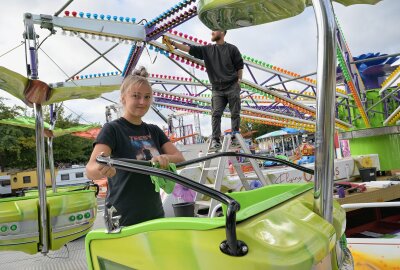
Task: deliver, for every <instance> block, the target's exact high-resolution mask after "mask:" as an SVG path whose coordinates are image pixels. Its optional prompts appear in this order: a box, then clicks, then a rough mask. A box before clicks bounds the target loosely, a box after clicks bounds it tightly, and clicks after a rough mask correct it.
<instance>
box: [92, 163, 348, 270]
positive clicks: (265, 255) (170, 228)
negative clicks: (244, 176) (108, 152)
mask: <svg viewBox="0 0 400 270" xmlns="http://www.w3.org/2000/svg"><path fill="white" fill-rule="evenodd" d="M98 161H100V162H104V163H108V164H112V165H113V166H115V167H116V168H117V169H122V170H128V171H136V172H140V173H144V174H149V175H157V176H162V177H168V178H169V179H172V180H173V181H176V182H178V183H180V184H182V185H186V186H187V187H189V188H192V189H195V190H196V188H197V191H198V192H204V193H205V194H206V195H208V196H213V194H214V195H215V194H217V195H218V194H222V193H220V192H218V191H215V190H213V189H210V188H207V187H205V186H203V185H200V184H198V183H197V182H194V181H191V180H189V179H187V178H185V177H182V176H178V175H174V174H171V173H170V172H166V171H163V170H159V169H154V168H149V167H146V166H143V165H136V164H130V163H128V162H124V161H115V160H112V159H109V158H103V157H101V158H98ZM195 161H196V162H197V160H195ZM132 162H133V161H132ZM312 189H313V184H281V185H271V186H265V187H262V188H259V189H256V190H251V191H244V192H237V193H229V196H227V195H225V194H222V195H221V196H222V197H225V198H227V201H228V202H229V203H228V206H227V207H224V216H225V217H215V218H197V217H193V218H188V217H185V218H183V217H181V218H163V219H157V220H152V221H148V222H144V223H140V224H137V225H133V226H128V227H123V228H122V229H120V230H113V231H110V230H109V231H104V230H95V231H91V232H89V234H88V235H87V236H86V254H87V259H88V266H89V269H274V270H275V269H276V270H279V269H288V270H289V269H313V267H318V265H319V264H322V262H323V261H324V260H330V258H331V257H330V255H332V254H334V255H335V254H336V252H338V253H341V254H342V253H343V252H342V250H341V248H340V247H342V248H343V249H344V250H343V251H344V252H345V249H346V248H345V246H343V245H341V244H340V241H339V240H340V239H341V238H342V236H343V234H344V229H345V212H344V210H343V209H342V208H340V206H339V205H338V204H335V205H334V221H333V225H332V224H330V223H329V222H327V221H326V220H324V219H323V218H322V217H320V216H319V215H318V214H316V213H315V212H314V211H313V192H312ZM215 196H216V195H215ZM218 196H219V195H218ZM218 196H217V197H213V198H217V199H218V198H219V197H218ZM222 201H223V200H222ZM235 204H240V210H239V211H237V213H236V210H237V209H236V210H232V209H233V208H230V207H231V206H232V205H235ZM232 211H233V212H235V213H234V215H233V217H232V215H231V214H232ZM232 220H233V225H232ZM232 235H233V237H232ZM225 239H226V241H225ZM232 239H233V240H232ZM230 240H232V241H233V242H229V241H230ZM230 243H234V249H235V248H236V247H237V248H238V250H236V251H233V249H230V250H229V247H228V248H226V247H227V246H229V245H230ZM227 249H228V250H227ZM337 258H339V257H336V256H334V259H333V262H332V264H333V265H335V267H333V269H341V268H340V267H339V266H340V265H341V263H342V262H341V259H337ZM342 258H344V257H342ZM325 263H326V262H325ZM330 263H331V262H330V261H329V264H330ZM321 269H322V268H321Z"/></svg>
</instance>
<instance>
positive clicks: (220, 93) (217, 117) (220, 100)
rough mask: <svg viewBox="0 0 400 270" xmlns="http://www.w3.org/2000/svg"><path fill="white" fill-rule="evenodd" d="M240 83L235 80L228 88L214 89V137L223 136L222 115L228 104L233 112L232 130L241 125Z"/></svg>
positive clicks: (212, 102)
mask: <svg viewBox="0 0 400 270" xmlns="http://www.w3.org/2000/svg"><path fill="white" fill-rule="evenodd" d="M240 91H241V88H240V84H239V83H238V82H234V83H233V84H232V85H230V86H229V87H227V88H224V89H221V90H213V91H212V99H211V107H212V138H213V139H217V140H219V138H220V136H221V117H222V114H223V112H224V110H225V107H226V105H227V104H229V110H230V112H231V124H232V132H235V131H239V127H240V101H241V100H240Z"/></svg>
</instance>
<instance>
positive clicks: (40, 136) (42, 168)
mask: <svg viewBox="0 0 400 270" xmlns="http://www.w3.org/2000/svg"><path fill="white" fill-rule="evenodd" d="M24 24H25V33H24V37H25V40H26V43H27V44H28V49H27V52H26V53H27V54H28V53H29V60H30V66H29V67H27V68H28V75H29V78H30V79H31V80H37V79H38V57H37V48H36V38H37V35H36V33H35V28H34V27H33V21H32V14H30V13H25V14H24ZM33 108H34V112H35V123H36V126H35V134H36V165H37V168H36V175H37V179H38V193H39V209H40V215H39V223H40V243H41V245H40V247H39V249H40V251H41V253H42V254H43V255H46V254H47V253H48V252H49V232H48V230H47V199H46V195H47V194H46V180H45V173H46V165H45V162H46V161H45V147H44V124H43V112H42V105H41V104H36V103H34V104H33Z"/></svg>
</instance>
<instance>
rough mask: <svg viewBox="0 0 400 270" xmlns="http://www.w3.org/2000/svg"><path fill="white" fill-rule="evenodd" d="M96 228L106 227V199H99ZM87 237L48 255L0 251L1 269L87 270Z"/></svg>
mask: <svg viewBox="0 0 400 270" xmlns="http://www.w3.org/2000/svg"><path fill="white" fill-rule="evenodd" d="M98 209H99V210H98V213H97V218H96V221H95V223H94V229H98V228H104V221H103V212H104V199H98ZM86 269H87V264H86V255H85V238H84V237H82V238H80V239H77V240H75V241H73V242H70V243H68V244H67V245H66V246H65V247H63V248H61V249H60V250H57V251H51V252H49V254H48V255H47V256H43V255H41V254H36V255H28V254H25V253H22V252H8V251H3V252H1V251H0V270H86Z"/></svg>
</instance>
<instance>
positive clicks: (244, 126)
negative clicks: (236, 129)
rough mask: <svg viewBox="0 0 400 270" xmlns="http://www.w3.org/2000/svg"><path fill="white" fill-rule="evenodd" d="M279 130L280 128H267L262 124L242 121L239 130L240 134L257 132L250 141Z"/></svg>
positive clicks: (267, 126)
mask: <svg viewBox="0 0 400 270" xmlns="http://www.w3.org/2000/svg"><path fill="white" fill-rule="evenodd" d="M279 129H281V128H280V127H277V126H269V125H266V124H262V123H254V122H250V121H248V120H243V119H242V120H241V122H240V130H241V133H242V134H244V133H246V132H250V131H257V132H256V133H254V134H253V135H252V139H254V138H257V137H259V136H261V135H264V134H266V133H269V132H272V131H275V130H279Z"/></svg>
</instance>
